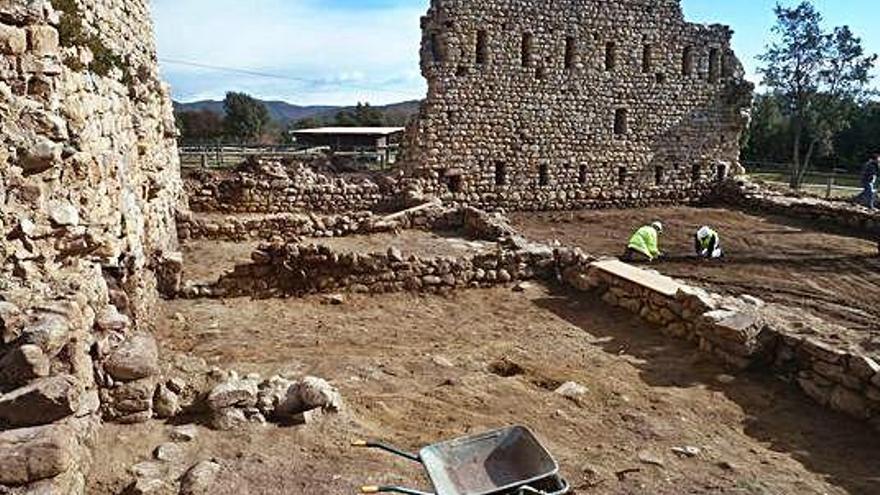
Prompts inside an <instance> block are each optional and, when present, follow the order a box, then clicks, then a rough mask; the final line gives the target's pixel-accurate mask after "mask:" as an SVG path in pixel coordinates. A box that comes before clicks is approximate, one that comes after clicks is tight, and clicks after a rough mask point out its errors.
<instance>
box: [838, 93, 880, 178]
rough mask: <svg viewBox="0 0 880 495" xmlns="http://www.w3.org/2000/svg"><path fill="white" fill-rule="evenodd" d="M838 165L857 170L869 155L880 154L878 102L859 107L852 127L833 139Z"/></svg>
mask: <svg viewBox="0 0 880 495" xmlns="http://www.w3.org/2000/svg"><path fill="white" fill-rule="evenodd" d="M834 148H835V149H836V150H839V151H838V155H839V156H838V160H839V161H840V164H841V165H843V166H846V167H847V168H849V169H858V167H860V166H861V165H862V164H863V163H864V161H865V159H866V158H867V157H868V156H870V155H871V154H874V153H877V152H880V102H876V101H874V102H869V103H867V104H865V105H862V106H860V107H859V109H858V111H857V115H856V117H855V118H854V119H853V122H852V125H851V126H850V127H849V128H848V129H845V130H844V131H843V132H841V133H839V134H838V135H837V136H835V138H834Z"/></svg>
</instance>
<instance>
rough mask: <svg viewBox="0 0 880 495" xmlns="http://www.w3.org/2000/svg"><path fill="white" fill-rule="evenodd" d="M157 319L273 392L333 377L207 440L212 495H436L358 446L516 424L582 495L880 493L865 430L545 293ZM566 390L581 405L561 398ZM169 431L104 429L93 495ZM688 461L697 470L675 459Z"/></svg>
mask: <svg viewBox="0 0 880 495" xmlns="http://www.w3.org/2000/svg"><path fill="white" fill-rule="evenodd" d="M160 316H161V325H160V328H159V334H158V335H157V337H158V339H159V342H160V343H161V344H162V345H163V346H164V347H165V348H166V350H170V351H177V352H180V353H184V354H186V355H190V356H198V357H201V358H204V359H205V360H207V361H208V363H210V364H216V365H221V366H223V367H229V368H233V369H237V370H240V371H242V372H250V371H258V372H260V373H261V374H262V375H263V376H266V375H268V374H270V373H273V372H281V371H293V372H298V373H307V374H313V375H317V376H322V377H325V378H327V379H329V380H331V381H332V383H333V384H334V385H336V386H337V387H338V388H339V389H340V391H341V392H342V395H343V397H344V399H345V401H346V404H347V406H346V410H345V411H344V412H343V413H342V414H340V415H338V416H335V417H331V418H327V419H325V420H324V421H321V422H318V423H315V424H311V425H306V426H302V427H286V428H282V427H275V426H267V427H253V429H249V430H246V431H240V432H233V433H219V432H211V431H208V430H206V429H202V432H201V434H200V435H199V437H198V439H197V440H196V441H195V442H193V443H192V444H191V445H190V446H189V449H190V454H189V455H190V460H191V461H192V462H195V461H198V460H202V459H205V458H216V459H217V460H218V461H219V462H220V463H221V464H222V466H223V468H224V469H223V471H222V473H221V475H220V479H219V483H218V484H217V486H215V491H214V492H213V493H217V494H331V495H336V494H340V495H341V494H351V493H356V490H357V487H358V486H360V485H362V484H374V483H376V484H378V483H399V484H404V485H409V486H414V487H418V488H422V489H428V488H429V487H428V486H427V482H426V480H425V479H424V477H423V476H422V474H421V469H420V467H419V466H417V465H414V464H412V463H409V462H408V461H405V460H399V459H396V458H394V457H391V456H389V455H386V454H382V453H377V452H370V451H361V450H355V449H353V448H351V447H349V442H350V441H351V440H352V439H357V438H376V439H383V440H387V441H390V442H393V443H396V444H398V445H399V446H401V447H403V448H407V449H411V450H417V449H418V448H420V447H421V446H424V445H426V444H430V443H432V442H436V441H439V440H444V439H450V438H455V437H458V436H461V435H467V434H471V433H476V432H480V431H484V430H488V429H492V428H496V427H500V426H505V425H511V424H523V425H526V426H528V427H530V428H532V429H533V430H534V431H535V432H536V433H537V435H538V436H539V437H540V438H542V439H543V440H544V441H545V443H546V445H547V447H548V448H549V449H550V451H551V452H552V453H553V454H554V455H555V456H556V457H557V458H558V460H559V462H560V464H561V466H562V472H563V474H564V475H565V476H566V477H567V479H568V480H569V481H570V482H571V483H572V485H573V486H574V488H575V491H574V493H576V494H669V495H673V494H674V495H680V494H817V495H818V494H834V495H837V494H866V495H867V494H877V493H880V468H878V466H877V459H880V435H877V434H874V433H871V432H869V431H868V430H866V427H865V426H864V425H863V424H860V423H857V422H854V421H851V420H849V419H847V418H846V417H843V416H840V415H837V414H834V413H832V412H829V411H827V410H825V409H823V408H821V407H819V406H817V405H815V404H814V403H812V402H811V401H809V400H808V399H807V398H805V397H804V396H803V395H802V394H800V393H799V392H796V391H795V389H794V387H792V386H791V385H789V384H785V383H781V382H778V381H776V380H774V379H771V378H767V377H762V376H752V375H740V376H736V377H731V376H727V375H724V371H723V370H722V369H721V368H720V367H718V366H717V365H715V364H713V363H712V362H711V361H710V360H709V358H704V357H701V355H700V354H699V353H697V351H696V350H695V349H694V348H692V347H690V346H689V345H687V344H684V343H679V342H675V341H670V340H669V339H667V338H666V337H664V336H662V335H660V334H659V333H657V332H655V331H654V330H652V329H651V328H649V327H647V326H646V325H645V324H644V323H642V322H641V321H640V320H637V319H635V318H634V317H632V316H631V315H629V314H627V313H624V312H622V311H618V310H612V309H609V308H608V307H606V306H604V305H602V304H601V303H596V302H592V301H589V300H585V299H584V298H583V296H579V295H575V294H569V293H557V292H554V291H553V290H550V289H547V288H544V287H543V286H541V285H537V284H536V285H534V286H532V287H530V288H528V289H527V290H526V291H525V292H523V293H516V292H514V291H511V290H509V289H500V288H499V289H491V290H473V291H465V292H461V293H458V294H455V295H453V296H450V297H437V296H431V297H422V296H417V295H401V294H390V295H383V296H376V297H369V296H347V299H346V302H345V304H343V305H340V306H331V305H324V304H321V299H320V298H307V299H290V300H263V301H254V300H249V299H234V300H225V301H208V300H201V301H172V302H167V303H166V304H165V307H164V314H163V315H160ZM566 381H575V382H577V383H579V384H581V385H583V386H585V387H586V388H587V390H588V391H587V393H586V394H585V395H583V396H581V397H579V398H577V399H576V400H570V399H567V398H564V397H562V396H560V395H558V394H556V393H554V392H553V390H554V389H555V388H556V387H557V386H558V385H559V384H560V383H563V382H566ZM169 429H170V426H167V425H164V424H162V423H159V422H152V423H149V424H147V425H141V426H136V427H113V426H108V427H107V428H105V429H104V431H103V433H102V438H101V441H100V444H99V448H98V449H97V454H98V458H97V459H96V463H95V464H96V469H95V472H94V474H93V476H92V477H91V479H90V486H89V491H88V493H94V494H115V493H119V492H120V490H121V489H122V488H123V487H124V485H125V481H126V480H127V479H129V478H128V476H127V474H126V469H127V468H128V467H129V466H131V465H132V464H135V463H137V462H139V461H142V460H146V459H148V458H149V457H150V453H151V451H152V449H153V448H155V447H156V446H157V445H158V444H159V443H161V442H163V441H167V438H168V437H167V435H168V430H169ZM685 446H694V447H698V448H699V449H700V453H699V454H698V455H697V456H696V457H693V458H680V457H678V456H676V455H675V454H674V453H673V452H672V449H673V448H675V447H685ZM646 461H650V462H654V463H659V464H662V465H655V464H651V463H650V462H646Z"/></svg>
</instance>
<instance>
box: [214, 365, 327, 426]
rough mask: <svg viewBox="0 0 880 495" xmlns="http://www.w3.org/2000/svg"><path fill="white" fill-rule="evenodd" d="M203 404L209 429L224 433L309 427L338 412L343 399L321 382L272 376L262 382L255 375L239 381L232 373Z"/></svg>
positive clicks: (240, 378) (312, 378)
mask: <svg viewBox="0 0 880 495" xmlns="http://www.w3.org/2000/svg"><path fill="white" fill-rule="evenodd" d="M205 404H206V407H207V410H208V416H209V418H210V419H209V421H210V425H211V427H212V428H214V429H216V430H221V431H224V430H234V429H237V428H240V427H242V426H244V425H246V424H248V423H256V424H264V423H266V421H267V420H268V421H274V422H278V423H283V424H306V423H311V422H314V421H315V420H316V419H318V418H320V417H321V416H322V415H323V414H326V413H338V412H340V411H341V410H342V397H341V396H340V395H339V392H338V391H337V390H336V389H335V388H334V387H333V386H331V385H330V384H329V383H327V381H325V380H323V379H321V378H315V377H305V378H303V379H300V380H292V379H288V378H285V377H281V376H273V377H271V378H269V379H267V380H261V379H260V378H259V376H256V375H249V376H245V377H239V376H238V375H237V374H236V373H234V372H233V373H231V374H230V375H229V376H228V378H227V379H225V380H224V381H222V382H221V383H219V384H217V385H216V386H215V387H214V388H213V389H212V390H211V391H210V392H209V393H208V394H207V396H206V398H205Z"/></svg>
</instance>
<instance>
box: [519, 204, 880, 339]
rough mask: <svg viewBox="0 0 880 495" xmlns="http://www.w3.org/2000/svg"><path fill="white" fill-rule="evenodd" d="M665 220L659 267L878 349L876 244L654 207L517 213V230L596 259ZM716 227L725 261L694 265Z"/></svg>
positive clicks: (725, 213) (879, 262) (723, 213)
mask: <svg viewBox="0 0 880 495" xmlns="http://www.w3.org/2000/svg"><path fill="white" fill-rule="evenodd" d="M656 219H659V220H662V221H663V222H664V224H665V226H666V233H665V234H664V236H663V238H662V240H661V249H662V250H663V251H665V252H667V253H668V254H669V256H670V259H668V260H665V261H661V262H659V263H656V264H655V268H656V269H657V270H659V271H661V272H663V273H664V274H666V275H670V276H673V277H676V278H680V279H682V280H686V281H688V282H692V283H695V284H698V285H701V286H704V287H706V288H709V289H712V290H715V291H719V292H722V293H732V294H751V295H754V296H757V297H760V298H763V299H765V300H767V301H771V302H779V303H783V304H787V305H790V306H793V307H803V308H806V309H809V310H810V311H812V312H813V313H815V314H816V315H817V316H821V317H824V318H826V319H828V320H831V321H836V322H838V323H840V324H842V325H844V326H847V327H849V328H853V329H857V330H865V331H866V335H867V337H866V338H869V339H871V340H872V341H873V342H865V345H866V347H867V348H869V349H877V348H880V257H877V246H876V244H875V243H872V242H869V241H865V240H861V239H857V238H853V237H847V236H844V235H839V234H832V233H827V232H819V231H814V230H811V229H810V228H809V226H807V225H804V224H803V223H797V222H793V221H791V220H786V219H782V218H778V217H768V218H763V217H757V216H753V215H748V214H745V213H742V212H737V211H730V210H723V209H698V208H655V209H645V210H609V211H596V212H577V213H545V214H537V215H536V214H528V215H526V214H516V215H514V216H513V222H514V225H515V226H516V227H517V228H518V229H520V231H521V232H523V233H524V234H525V235H526V236H528V237H530V238H533V239H535V240H542V241H552V240H554V239H555V240H559V241H560V242H561V243H562V244H564V245H570V246H579V247H581V248H583V249H584V250H585V251H587V252H590V253H593V254H596V255H610V256H617V255H620V254H621V253H622V252H623V249H624V247H625V246H626V242H627V240H628V239H629V236H630V235H631V234H632V232H633V231H635V229H637V228H638V227H640V226H641V225H644V224H646V223H650V222H651V221H653V220H656ZM701 225H711V226H713V227H715V228H716V229H717V230H718V231H719V233H720V235H721V239H722V246H723V247H724V250H725V252H726V255H727V257H726V259H724V260H722V261H718V262H702V261H698V260H694V259H693V258H692V257H691V255H692V253H693V235H694V233H695V232H696V230H697V229H698V228H699V227H700V226H701Z"/></svg>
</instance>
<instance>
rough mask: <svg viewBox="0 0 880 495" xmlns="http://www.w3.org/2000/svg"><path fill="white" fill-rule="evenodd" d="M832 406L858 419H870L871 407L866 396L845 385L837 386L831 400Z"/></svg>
mask: <svg viewBox="0 0 880 495" xmlns="http://www.w3.org/2000/svg"><path fill="white" fill-rule="evenodd" d="M829 405H830V406H831V408H833V409H835V410H837V411H841V412H844V413H846V414H848V415H850V416H853V417H854V418H857V419H868V418H869V417H870V409H869V408H868V402H867V400H865V397H864V396H863V395H861V394H859V393H856V392H853V391H852V390H849V389H847V388H845V387H841V386H838V387H835V388H834V391H833V392H832V393H831V397H830V400H829Z"/></svg>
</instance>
